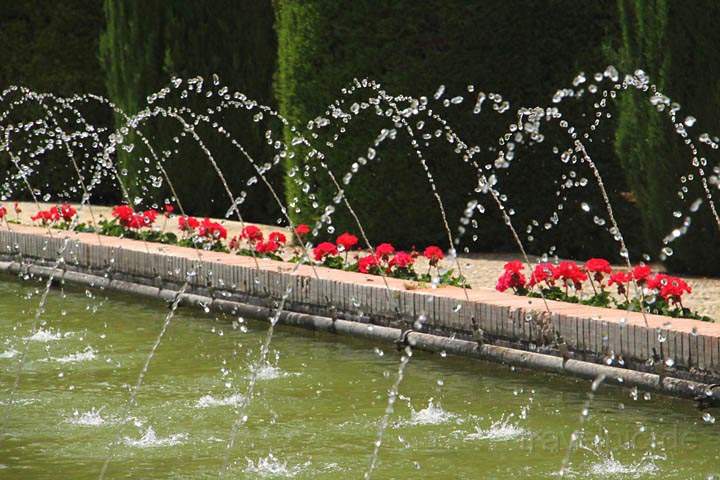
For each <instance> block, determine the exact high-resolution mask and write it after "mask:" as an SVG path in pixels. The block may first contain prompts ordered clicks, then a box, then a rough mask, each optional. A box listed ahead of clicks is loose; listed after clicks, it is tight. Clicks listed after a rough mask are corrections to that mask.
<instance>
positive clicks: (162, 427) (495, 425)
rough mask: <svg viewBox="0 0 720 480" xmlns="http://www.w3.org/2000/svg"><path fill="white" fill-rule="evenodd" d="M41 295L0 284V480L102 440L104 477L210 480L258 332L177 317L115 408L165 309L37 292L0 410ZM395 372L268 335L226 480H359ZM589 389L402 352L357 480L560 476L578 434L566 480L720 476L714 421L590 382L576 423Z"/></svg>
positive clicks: (312, 336) (49, 467) (67, 473)
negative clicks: (376, 449) (369, 472)
mask: <svg viewBox="0 0 720 480" xmlns="http://www.w3.org/2000/svg"><path fill="white" fill-rule="evenodd" d="M43 288H44V284H43V283H42V282H41V281H40V280H38V279H25V280H23V281H18V280H13V279H10V278H9V277H2V279H1V280H0V385H2V396H1V397H0V400H2V404H1V405H0V408H2V411H3V415H4V422H3V425H2V428H3V431H2V432H0V433H3V435H2V437H0V438H1V440H0V442H1V443H0V478H2V479H7V480H11V479H23V480H30V479H95V478H98V476H99V473H100V470H101V467H102V464H103V462H104V460H105V458H106V457H107V455H108V445H110V444H111V443H113V441H114V440H115V439H116V438H119V439H120V442H119V443H118V444H116V445H114V446H113V447H112V449H111V450H112V457H111V458H112V461H111V463H110V467H109V469H108V472H107V478H132V479H149V478H173V479H204V478H218V472H219V471H220V469H221V467H222V465H223V457H224V455H225V451H226V444H227V440H228V437H229V434H230V430H231V426H232V423H233V421H234V419H235V418H236V408H237V407H236V405H238V402H237V400H238V398H239V396H240V395H243V394H245V392H246V388H247V384H248V378H249V377H250V372H251V369H252V368H254V365H255V364H256V361H257V358H258V353H259V348H260V344H261V342H262V340H263V339H264V336H265V332H266V328H267V324H266V323H264V322H257V321H252V320H250V319H244V321H243V322H242V323H238V320H239V319H237V318H233V317H218V316H217V315H215V314H213V313H205V312H203V311H201V310H190V309H180V310H178V312H177V315H176V316H175V318H174V319H173V321H172V323H171V325H170V327H169V329H168V331H167V334H166V336H165V338H164V339H163V341H162V343H161V344H160V347H159V349H158V350H157V354H156V356H155V357H154V358H153V360H152V362H151V364H150V368H149V371H148V374H147V376H146V378H145V382H144V385H143V387H142V389H141V390H140V392H139V395H138V397H137V405H136V406H134V407H132V408H129V409H128V407H127V400H128V398H129V385H134V384H135V382H136V381H137V376H138V373H139V372H140V369H141V368H142V365H143V363H144V362H145V359H146V357H147V355H148V352H149V351H150V349H151V347H152V344H153V342H154V340H155V337H156V336H157V334H158V332H159V331H160V328H161V326H162V323H163V320H164V318H165V315H166V314H167V312H168V309H167V306H166V305H165V304H163V303H161V302H153V301H147V300H143V299H139V298H133V297H129V296H123V295H117V294H109V293H108V292H102V291H99V290H85V289H83V288H71V287H66V288H65V289H64V290H59V289H53V290H52V291H51V293H50V296H49V298H48V303H47V309H46V311H45V312H44V313H43V315H42V317H41V319H42V321H43V323H44V325H43V327H42V330H41V331H40V332H39V333H36V335H35V336H34V337H33V338H32V339H31V340H29V341H28V342H27V345H28V351H27V356H26V361H25V363H24V367H23V368H22V371H21V374H20V383H19V388H18V390H17V391H16V392H15V395H14V397H13V398H14V402H13V403H12V404H10V402H9V399H10V397H9V395H10V390H11V385H12V384H13V382H14V380H15V377H16V371H17V365H18V359H19V357H20V353H17V352H20V351H22V349H23V344H24V343H25V342H24V340H23V339H24V338H26V337H28V335H29V332H30V326H31V322H32V318H33V317H34V315H35V311H36V309H37V306H38V304H39V301H40V296H41V294H42V291H43ZM233 322H235V325H233ZM399 359H400V356H399V353H398V352H397V351H395V350H394V349H393V348H391V347H388V346H387V345H375V344H372V343H368V342H366V341H360V340H355V339H350V338H346V337H339V336H334V335H330V334H322V333H312V332H308V331H305V330H301V329H295V328H289V327H282V326H280V327H279V328H278V330H277V331H276V333H275V335H274V337H273V339H272V344H271V351H270V364H269V365H265V366H263V367H262V368H261V369H260V370H259V373H258V383H257V388H256V391H255V396H254V398H253V400H252V402H251V404H250V406H249V407H248V409H247V410H246V413H247V415H248V419H247V423H245V424H244V425H242V426H241V427H240V430H239V432H238V436H237V441H236V443H235V447H234V449H233V450H232V451H231V457H230V458H231V459H232V464H231V467H230V470H229V471H228V474H227V476H226V478H248V479H252V478H298V479H346V478H348V479H349V478H362V476H363V474H364V472H365V470H366V469H367V466H368V464H369V461H370V455H371V453H372V450H373V442H374V441H375V438H376V432H377V425H378V421H379V419H380V418H381V417H382V415H383V412H384V411H385V408H386V406H387V392H388V389H389V388H390V387H391V385H392V383H393V381H394V379H395V376H396V373H397V368H398V364H399ZM589 392H590V382H587V381H577V380H573V379H566V378H560V377H556V376H550V375H545V374H540V373H536V372H529V371H521V370H514V369H511V368H509V367H507V366H503V365H498V364H490V363H481V362H478V361H470V360H467V359H462V358H454V357H451V356H445V355H442V354H428V353H422V352H415V354H414V355H413V357H412V359H411V361H410V363H409V364H408V366H407V369H406V371H405V378H404V380H403V382H402V384H401V386H400V394H401V397H400V398H399V400H398V402H397V403H396V408H395V412H394V414H393V416H392V419H391V425H390V427H389V428H388V429H387V431H386V433H385V437H384V444H383V446H382V448H381V450H380V459H379V464H378V468H377V470H376V471H375V473H374V475H373V478H377V479H392V478H397V479H407V478H438V479H444V478H447V479H450V478H468V479H469V478H473V479H474V478H482V479H521V478H527V479H536V478H559V475H558V473H557V472H558V471H559V469H560V467H561V465H562V464H563V459H564V458H565V456H566V454H567V451H568V446H569V444H570V436H571V434H572V432H574V431H576V430H578V429H582V434H581V437H580V441H579V442H578V445H577V446H576V448H575V449H574V450H573V452H572V454H571V455H570V460H571V462H570V473H569V474H568V475H567V476H568V477H570V478H662V479H666V478H676V479H688V478H713V477H712V475H716V476H717V475H718V474H720V447H719V445H720V422H718V423H711V422H712V417H711V416H717V415H718V412H716V411H710V412H709V413H708V412H700V411H698V410H697V409H696V408H695V407H694V406H693V404H692V403H691V402H688V401H685V400H679V399H672V398H666V397H658V396H655V395H652V396H647V395H644V394H643V393H642V392H639V393H635V392H632V391H630V390H629V389H619V388H614V387H607V386H601V387H600V388H599V389H598V391H597V392H596V394H595V396H594V399H593V400H592V401H591V402H590V403H589V410H588V415H587V417H586V418H585V421H584V422H582V424H581V420H580V419H581V412H582V411H583V408H584V406H586V405H588V404H587V403H586V402H587V400H588V394H589ZM704 414H705V418H703V416H704ZM710 415H711V416H710Z"/></svg>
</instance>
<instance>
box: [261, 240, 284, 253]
mask: <svg viewBox="0 0 720 480" xmlns="http://www.w3.org/2000/svg"><path fill="white" fill-rule="evenodd" d="M279 249H280V245H279V244H278V243H277V242H276V241H274V240H268V241H267V242H258V243H257V245H256V246H255V251H256V252H258V253H275V252H277V251H278V250H279Z"/></svg>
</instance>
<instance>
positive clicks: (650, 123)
mask: <svg viewBox="0 0 720 480" xmlns="http://www.w3.org/2000/svg"><path fill="white" fill-rule="evenodd" d="M618 5H619V10H620V13H621V23H622V26H623V30H622V45H621V48H620V51H619V54H620V60H621V65H622V67H623V68H624V69H625V70H627V71H629V72H632V71H634V70H635V69H636V68H639V67H640V68H643V69H644V70H645V71H646V72H647V73H648V74H649V75H650V81H651V83H655V84H656V85H657V86H658V89H659V90H660V91H662V92H663V93H664V94H666V95H668V96H669V97H670V98H672V100H673V101H676V102H679V103H680V104H681V105H682V109H681V110H680V111H679V112H678V121H682V120H683V119H684V118H685V117H686V116H687V115H692V116H694V117H696V118H697V124H696V125H695V126H693V127H691V128H688V131H689V133H690V134H691V136H692V137H694V138H695V139H697V137H698V135H699V134H700V133H701V132H705V131H709V132H710V133H711V134H712V135H715V134H716V131H717V127H718V125H720V113H718V110H717V101H718V99H720V96H719V92H720V90H719V89H718V84H717V78H718V77H719V76H720V59H718V58H717V56H713V55H708V52H710V51H712V50H713V49H714V48H716V46H717V45H718V44H720V30H718V29H717V25H716V24H715V21H714V19H715V18H716V15H715V14H716V13H717V14H720V4H718V3H717V2H715V1H711V0H708V1H697V2H688V3H680V2H666V1H661V0H657V1H640V0H621V1H619V2H618ZM618 105H619V113H620V118H619V123H618V128H617V131H616V137H615V148H616V152H617V155H618V157H619V158H620V159H621V161H622V166H623V169H624V171H625V173H626V175H627V179H628V182H629V184H630V185H631V186H632V189H633V192H634V193H635V195H636V197H637V201H638V205H639V207H640V209H641V210H642V212H643V217H642V220H643V229H644V234H645V236H646V238H647V241H648V244H649V245H650V248H651V250H652V251H653V253H655V254H656V255H657V254H658V253H659V252H660V249H661V248H662V247H663V245H664V244H663V238H664V237H666V236H667V235H668V234H669V233H670V232H671V231H672V230H673V229H675V228H679V227H682V222H683V219H684V217H685V215H688V214H690V216H691V217H692V224H691V226H690V228H689V230H688V233H687V234H686V235H685V236H682V237H680V238H679V239H678V240H676V241H674V242H671V243H670V244H669V247H671V249H672V251H673V254H672V255H671V256H669V257H667V259H666V261H665V264H666V266H667V267H668V268H669V269H671V270H673V271H678V272H692V273H697V274H717V272H718V271H719V269H720V252H718V251H717V249H715V248H708V247H710V246H712V245H715V244H716V243H717V238H718V235H719V234H720V232H719V231H718V225H717V224H716V222H715V220H714V218H713V217H712V214H711V211H710V208H709V205H708V204H707V201H705V202H704V203H703V204H702V205H701V207H700V209H699V210H698V211H697V212H696V213H689V206H690V205H692V203H693V202H695V200H696V199H705V193H704V191H703V190H702V188H701V185H700V183H699V182H698V181H697V180H696V181H692V182H687V183H681V177H682V176H688V175H689V174H694V176H695V178H696V179H697V178H698V172H697V170H696V168H695V167H693V166H692V163H691V161H692V154H691V153H690V151H689V149H688V147H687V145H685V144H684V141H683V139H682V138H680V137H679V136H677V135H676V134H675V127H674V126H673V125H672V124H671V123H670V121H669V120H668V119H667V116H666V114H665V113H664V112H663V113H659V112H657V111H656V108H655V107H654V106H653V105H651V104H650V102H649V97H648V95H645V94H640V93H632V94H630V95H628V94H625V95H623V96H621V97H620V99H619V101H618ZM699 146H700V147H701V152H700V156H708V159H709V160H710V166H709V167H706V169H705V170H706V172H707V174H708V175H711V174H712V165H714V164H715V163H714V162H713V160H712V159H713V155H712V154H710V149H709V148H708V147H707V146H706V145H705V146H703V145H700V144H699ZM682 187H686V188H687V192H685V193H684V194H683V197H684V198H683V199H681V198H679V196H678V191H679V190H680V189H681V188H682ZM711 189H712V190H714V192H713V195H714V196H715V197H717V193H716V192H717V189H716V188H715V187H713V186H712V185H711ZM715 203H716V205H717V198H716V199H715ZM674 211H682V216H681V218H675V217H674V216H673V212H674Z"/></svg>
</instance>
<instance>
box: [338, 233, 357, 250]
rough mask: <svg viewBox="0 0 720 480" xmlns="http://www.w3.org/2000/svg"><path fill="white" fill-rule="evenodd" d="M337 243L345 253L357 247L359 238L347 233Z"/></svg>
mask: <svg viewBox="0 0 720 480" xmlns="http://www.w3.org/2000/svg"><path fill="white" fill-rule="evenodd" d="M335 243H336V244H337V246H338V247H342V248H343V250H344V251H346V252H348V251H350V249H351V248H352V247H354V246H355V245H357V243H358V238H357V237H356V236H355V235H353V234H351V233H348V232H345V233H343V234H342V235H340V236H339V237H338V238H337V240H336V242H335Z"/></svg>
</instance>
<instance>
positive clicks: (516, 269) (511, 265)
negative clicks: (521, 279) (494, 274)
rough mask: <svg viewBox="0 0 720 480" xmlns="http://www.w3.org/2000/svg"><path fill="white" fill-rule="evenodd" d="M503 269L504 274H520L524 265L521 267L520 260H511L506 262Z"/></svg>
mask: <svg viewBox="0 0 720 480" xmlns="http://www.w3.org/2000/svg"><path fill="white" fill-rule="evenodd" d="M503 268H504V269H505V271H506V272H513V273H520V271H521V270H522V269H523V268H525V265H523V263H522V262H521V261H520V260H513V261H511V262H507V263H506V264H505V266H504V267H503Z"/></svg>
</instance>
